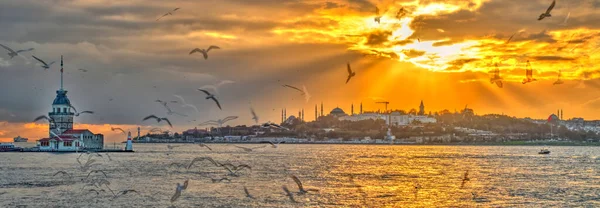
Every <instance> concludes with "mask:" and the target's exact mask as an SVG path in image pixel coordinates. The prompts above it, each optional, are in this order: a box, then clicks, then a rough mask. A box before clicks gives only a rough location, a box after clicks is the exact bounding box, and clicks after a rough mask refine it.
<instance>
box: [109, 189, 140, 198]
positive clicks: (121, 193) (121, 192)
mask: <svg viewBox="0 0 600 208" xmlns="http://www.w3.org/2000/svg"><path fill="white" fill-rule="evenodd" d="M128 193H136V194H140V193H138V192H137V191H136V190H133V189H128V190H125V191H120V192H119V193H117V194H115V195H114V197H113V199H115V198H118V197H121V196H123V195H125V194H128Z"/></svg>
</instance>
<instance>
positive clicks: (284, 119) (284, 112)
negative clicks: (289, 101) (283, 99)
mask: <svg viewBox="0 0 600 208" xmlns="http://www.w3.org/2000/svg"><path fill="white" fill-rule="evenodd" d="M286 120H287V109H285V108H284V109H283V122H285V121H286Z"/></svg>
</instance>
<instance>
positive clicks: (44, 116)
mask: <svg viewBox="0 0 600 208" xmlns="http://www.w3.org/2000/svg"><path fill="white" fill-rule="evenodd" d="M42 119H44V120H47V121H48V122H49V123H54V119H52V118H49V117H48V116H46V115H42V116H38V117H37V118H35V119H34V120H33V122H37V121H39V120H42Z"/></svg>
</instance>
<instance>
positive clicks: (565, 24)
mask: <svg viewBox="0 0 600 208" xmlns="http://www.w3.org/2000/svg"><path fill="white" fill-rule="evenodd" d="M570 16H571V12H569V13H568V14H567V17H565V21H563V23H561V24H560V25H562V26H567V21H569V17H570Z"/></svg>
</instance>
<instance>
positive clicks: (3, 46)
mask: <svg viewBox="0 0 600 208" xmlns="http://www.w3.org/2000/svg"><path fill="white" fill-rule="evenodd" d="M0 46H2V48H4V49H6V50H7V51H9V52H11V53H17V52H15V51H13V49H10V48H9V47H8V46H5V45H2V44H0ZM34 58H35V56H34Z"/></svg>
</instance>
